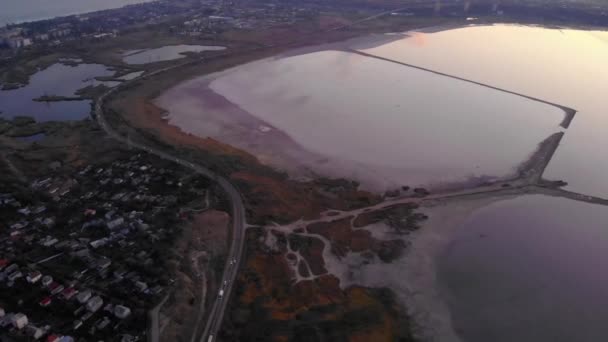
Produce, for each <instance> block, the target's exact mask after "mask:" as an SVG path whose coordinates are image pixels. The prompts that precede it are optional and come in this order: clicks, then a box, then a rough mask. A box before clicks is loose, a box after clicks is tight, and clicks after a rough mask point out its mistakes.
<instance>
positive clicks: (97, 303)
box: [87, 296, 103, 312]
mask: <svg viewBox="0 0 608 342" xmlns="http://www.w3.org/2000/svg"><path fill="white" fill-rule="evenodd" d="M102 306H103V299H101V297H99V296H95V297H93V298H91V299H89V301H88V302H87V310H89V311H90V312H97V310H99V309H100V308H101V307H102Z"/></svg>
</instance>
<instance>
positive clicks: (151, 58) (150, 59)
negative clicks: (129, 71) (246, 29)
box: [123, 45, 226, 64]
mask: <svg viewBox="0 0 608 342" xmlns="http://www.w3.org/2000/svg"><path fill="white" fill-rule="evenodd" d="M224 49H226V48H225V47H223V46H204V45H169V46H163V47H161V48H157V49H149V50H131V51H127V52H125V53H124V58H123V61H124V62H125V63H127V64H146V63H154V62H161V61H169V60H173V59H178V58H183V57H184V56H185V55H183V53H184V52H202V51H218V50H224Z"/></svg>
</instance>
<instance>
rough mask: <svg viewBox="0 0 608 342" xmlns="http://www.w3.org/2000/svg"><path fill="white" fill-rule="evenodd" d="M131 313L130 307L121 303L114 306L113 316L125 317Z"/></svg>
mask: <svg viewBox="0 0 608 342" xmlns="http://www.w3.org/2000/svg"><path fill="white" fill-rule="evenodd" d="M129 315H131V309H129V308H128V307H126V306H123V305H116V306H115V307H114V316H116V318H120V319H125V318H127V317H129Z"/></svg>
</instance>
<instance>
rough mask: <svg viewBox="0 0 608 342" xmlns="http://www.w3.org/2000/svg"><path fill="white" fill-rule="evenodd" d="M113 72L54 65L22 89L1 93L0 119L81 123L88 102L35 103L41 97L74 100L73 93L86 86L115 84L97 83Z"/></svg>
mask: <svg viewBox="0 0 608 342" xmlns="http://www.w3.org/2000/svg"><path fill="white" fill-rule="evenodd" d="M112 74H114V71H112V70H110V69H108V68H107V67H105V66H103V65H99V64H78V65H77V66H68V65H64V64H59V63H58V64H53V65H51V66H50V67H48V68H46V69H44V70H41V71H39V72H37V73H36V74H34V75H32V77H30V82H29V84H28V85H26V86H25V87H21V88H18V89H14V90H6V91H0V111H2V114H0V117H3V118H12V117H15V116H31V117H33V118H34V119H36V121H63V120H80V119H83V118H85V117H87V116H88V115H89V112H90V103H91V102H90V101H89V100H82V101H61V102H49V103H47V102H36V101H32V100H33V99H35V98H38V97H40V96H43V95H56V96H75V92H76V91H77V90H78V89H80V88H84V87H86V86H89V85H92V86H95V85H98V84H102V83H103V84H106V85H109V86H112V85H115V84H114V83H115V82H99V81H97V80H95V79H94V78H95V77H98V76H110V75H112Z"/></svg>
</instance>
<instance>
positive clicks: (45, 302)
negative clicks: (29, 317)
mask: <svg viewBox="0 0 608 342" xmlns="http://www.w3.org/2000/svg"><path fill="white" fill-rule="evenodd" d="M52 302H53V299H51V297H46V298H44V299H43V300H41V301H40V303H39V304H40V306H42V307H43V308H45V307H47V306H49V305H51V303H52Z"/></svg>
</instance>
